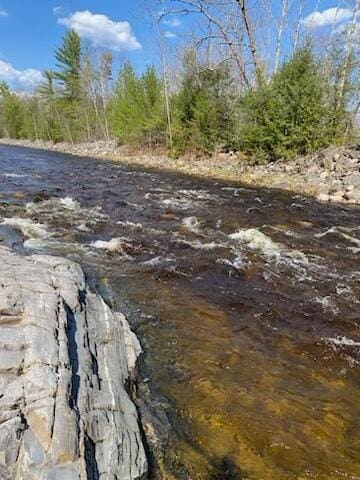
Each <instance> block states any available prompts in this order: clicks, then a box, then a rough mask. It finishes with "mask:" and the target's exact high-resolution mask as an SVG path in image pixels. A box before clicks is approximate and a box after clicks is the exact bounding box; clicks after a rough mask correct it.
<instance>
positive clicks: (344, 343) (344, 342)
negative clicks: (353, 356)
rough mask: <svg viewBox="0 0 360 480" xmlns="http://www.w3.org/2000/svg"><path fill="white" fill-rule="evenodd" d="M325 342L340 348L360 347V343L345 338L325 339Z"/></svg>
mask: <svg viewBox="0 0 360 480" xmlns="http://www.w3.org/2000/svg"><path fill="white" fill-rule="evenodd" d="M323 340H325V341H326V342H327V343H331V344H333V345H335V346H340V347H360V342H356V341H355V340H353V339H352V338H348V337H345V336H342V337H340V336H338V337H333V338H331V337H330V338H324V339H323Z"/></svg>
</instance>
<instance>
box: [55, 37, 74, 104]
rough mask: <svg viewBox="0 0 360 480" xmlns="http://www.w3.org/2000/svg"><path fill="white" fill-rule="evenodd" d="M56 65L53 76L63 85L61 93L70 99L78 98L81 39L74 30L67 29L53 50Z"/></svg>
mask: <svg viewBox="0 0 360 480" xmlns="http://www.w3.org/2000/svg"><path fill="white" fill-rule="evenodd" d="M55 58H56V60H57V62H58V63H57V67H58V68H59V69H60V70H58V71H57V72H55V73H54V77H55V78H56V79H57V80H58V81H59V82H60V84H61V86H62V87H63V95H64V96H65V97H66V98H67V99H68V100H70V101H77V100H79V98H80V71H81V41H80V37H79V35H78V34H77V33H76V32H75V30H69V31H68V32H67V33H66V35H65V36H64V38H63V44H62V46H61V47H59V48H58V49H56V50H55Z"/></svg>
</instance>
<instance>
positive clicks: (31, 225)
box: [1, 217, 50, 238]
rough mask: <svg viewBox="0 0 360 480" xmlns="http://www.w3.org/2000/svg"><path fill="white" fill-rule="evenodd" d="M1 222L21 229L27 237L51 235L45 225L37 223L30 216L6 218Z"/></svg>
mask: <svg viewBox="0 0 360 480" xmlns="http://www.w3.org/2000/svg"><path fill="white" fill-rule="evenodd" d="M1 224H2V225H8V226H9V227H12V228H15V229H16V230H20V231H21V233H22V234H23V235H24V236H25V237H27V238H45V237H48V236H49V235H50V234H49V232H48V230H47V229H46V226H45V225H43V224H41V223H35V222H33V221H32V220H30V219H29V218H20V217H12V218H4V219H3V221H2V222H1Z"/></svg>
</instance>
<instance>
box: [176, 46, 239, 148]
mask: <svg viewBox="0 0 360 480" xmlns="http://www.w3.org/2000/svg"><path fill="white" fill-rule="evenodd" d="M232 105H233V88H232V79H231V76H230V72H229V69H228V68H227V66H226V65H222V66H217V67H214V68H209V67H205V66H203V65H201V64H199V63H198V61H197V58H196V54H195V52H194V51H193V50H190V51H188V52H186V54H185V57H184V75H183V80H182V84H181V88H180V91H179V93H178V95H177V97H176V99H175V142H174V143H175V148H176V151H175V154H177V153H181V152H183V151H184V150H186V149H189V148H190V149H192V150H199V151H203V152H207V153H211V152H213V151H214V149H215V148H216V147H217V146H219V145H224V146H228V145H229V144H230V143H231V142H230V139H231V135H232V133H233V118H234V116H233V114H232V110H233V106H232Z"/></svg>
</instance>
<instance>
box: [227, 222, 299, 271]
mask: <svg viewBox="0 0 360 480" xmlns="http://www.w3.org/2000/svg"><path fill="white" fill-rule="evenodd" d="M229 238H230V239H231V240H237V241H240V242H241V243H245V244H246V245H247V246H248V248H250V249H252V250H258V251H260V252H261V253H262V254H263V255H265V256H266V257H269V258H275V259H276V260H281V259H282V258H283V257H287V258H290V259H291V260H292V261H293V262H294V263H303V264H308V259H307V257H306V255H305V254H304V253H302V252H300V251H299V250H289V249H288V248H287V247H286V246H285V245H283V244H282V243H278V242H275V241H274V240H273V239H272V238H271V237H269V236H268V235H265V234H264V233H262V232H261V231H260V230H258V229H257V228H249V229H244V230H239V231H238V232H235V233H232V234H231V235H229Z"/></svg>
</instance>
